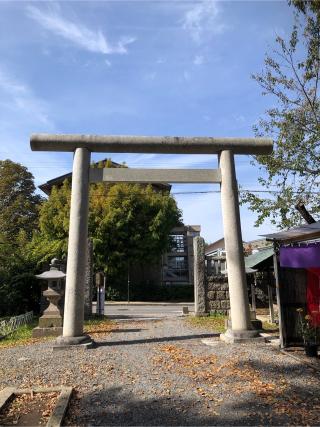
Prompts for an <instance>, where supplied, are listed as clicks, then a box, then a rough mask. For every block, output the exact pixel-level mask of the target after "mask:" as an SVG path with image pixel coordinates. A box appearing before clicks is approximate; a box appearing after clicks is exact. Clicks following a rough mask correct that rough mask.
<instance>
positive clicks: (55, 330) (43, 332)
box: [32, 326, 62, 338]
mask: <svg viewBox="0 0 320 427" xmlns="http://www.w3.org/2000/svg"><path fill="white" fill-rule="evenodd" d="M61 334H62V326H54V327H50V328H40V327H39V326H37V327H36V328H34V329H33V330H32V337H33V338H40V337H58V336H59V335H61Z"/></svg>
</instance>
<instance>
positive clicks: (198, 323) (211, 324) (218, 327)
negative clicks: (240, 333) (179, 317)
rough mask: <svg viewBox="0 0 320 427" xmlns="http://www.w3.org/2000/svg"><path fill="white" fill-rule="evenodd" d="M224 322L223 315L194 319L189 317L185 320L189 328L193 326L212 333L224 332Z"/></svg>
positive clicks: (224, 317)
mask: <svg viewBox="0 0 320 427" xmlns="http://www.w3.org/2000/svg"><path fill="white" fill-rule="evenodd" d="M225 320H226V316H223V315H215V316H208V317H195V316H190V317H187V318H186V322H187V323H188V324H189V325H190V326H194V327H196V328H203V329H209V330H212V331H213V332H224V331H225V330H226V328H225Z"/></svg>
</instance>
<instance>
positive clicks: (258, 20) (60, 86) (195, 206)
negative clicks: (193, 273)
mask: <svg viewBox="0 0 320 427" xmlns="http://www.w3.org/2000/svg"><path fill="white" fill-rule="evenodd" d="M292 21H293V16H292V10H291V9H290V8H289V6H288V5H287V2H286V1H246V2H243V1H214V0H205V1H193V0H188V1H182V0H181V1H180V0H176V1H174V0H170V1H165V0H159V1H152V0H148V1H139V0H131V1H123V0H114V1H99V2H95V1H88V2H86V1H78V2H71V1H64V2H53V1H50V2H44V1H39V2H26V1H10V2H4V1H0V158H1V159H5V158H10V159H12V160H14V161H18V162H21V163H22V164H24V165H26V166H27V167H28V168H29V169H30V170H31V172H32V173H33V174H34V176H35V180H36V184H37V185H39V184H41V183H43V182H45V181H47V180H48V179H51V178H54V177H56V176H58V175H61V174H64V173H66V172H69V171H70V169H71V165H72V155H71V154H69V153H67V154H64V153H36V152H31V150H30V148H29V137H30V134H31V133H35V132H47V133H92V134H133V135H185V136H191V135H196V136H202V135H203V136H253V131H252V126H253V125H254V124H255V123H256V122H257V120H258V118H259V117H260V116H261V115H262V114H263V112H264V111H265V109H266V108H268V107H269V106H270V105H272V103H273V102H274V101H273V100H272V99H271V98H269V99H268V98H267V97H262V96H261V91H260V88H259V87H258V85H257V84H256V83H255V82H254V81H253V80H252V79H251V77H250V76H251V74H252V73H255V72H259V71H261V70H262V68H263V59H264V55H265V52H266V51H267V50H269V51H270V50H271V49H272V47H274V40H275V37H276V35H281V36H283V37H285V36H288V35H289V34H290V29H291V25H292ZM102 157H105V155H99V154H95V155H94V156H93V158H94V159H99V158H102ZM110 157H112V159H113V160H115V161H118V162H122V161H126V162H127V164H128V165H129V166H132V167H171V168H175V167H179V168H183V167H193V168H201V167H204V168H208V167H209V168H210V167H215V166H216V164H217V161H216V157H215V156H204V155H198V156H196V155H184V156H182V155H179V156H173V155H141V154H137V155H134V154H131V155H123V154H110ZM236 166H237V174H238V181H239V184H241V185H242V187H243V188H246V189H247V188H248V189H259V185H258V182H257V178H258V176H259V170H258V169H256V168H253V167H252V166H251V165H250V159H249V157H247V156H238V157H237V159H236ZM213 190H219V187H218V186H217V185H207V186H199V185H197V186H196V185H184V186H182V185H175V186H173V189H172V192H173V193H179V192H185V191H213ZM175 197H176V200H177V202H178V205H179V207H180V208H181V209H182V210H183V216H184V220H185V223H187V224H200V225H201V226H202V234H203V236H204V237H205V238H206V240H207V241H214V240H216V239H219V238H220V237H221V236H222V235H223V230H222V217H221V209H220V200H219V198H220V196H219V194H218V193H207V194H185V195H181V194H180V195H179V194H176V195H175ZM241 215H242V232H243V238H244V240H251V239H255V238H257V236H258V235H259V234H263V233H265V232H270V231H272V230H273V229H272V228H271V227H270V225H269V224H268V223H266V224H264V225H263V226H261V227H260V228H259V229H257V228H254V226H253V225H254V221H255V219H256V216H255V214H254V213H252V212H250V211H249V210H248V209H247V208H246V207H242V208H241Z"/></svg>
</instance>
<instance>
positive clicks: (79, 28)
mask: <svg viewBox="0 0 320 427" xmlns="http://www.w3.org/2000/svg"><path fill="white" fill-rule="evenodd" d="M27 14H28V16H29V17H30V18H32V19H33V20H35V21H36V22H37V23H38V24H40V25H41V26H42V27H43V28H45V29H46V30H48V31H51V32H52V33H54V34H56V35H58V36H60V37H62V38H64V39H66V40H68V41H69V42H72V43H74V44H75V45H77V46H78V47H81V48H82V49H85V50H88V51H89V52H95V53H101V54H104V55H108V54H116V53H118V54H123V53H127V46H128V45H129V44H131V43H133V42H134V41H135V38H133V37H127V36H126V37H122V38H120V40H118V41H117V42H116V43H115V44H110V43H109V42H108V41H107V39H106V37H105V36H104V34H103V33H102V31H101V30H98V31H95V30H91V29H89V28H87V27H86V26H84V25H83V24H81V23H79V22H72V21H71V20H68V19H66V18H63V17H62V16H61V15H60V8H59V7H57V6H56V5H55V7H51V8H49V9H48V10H47V11H44V10H40V9H39V8H37V7H35V6H28V7H27Z"/></svg>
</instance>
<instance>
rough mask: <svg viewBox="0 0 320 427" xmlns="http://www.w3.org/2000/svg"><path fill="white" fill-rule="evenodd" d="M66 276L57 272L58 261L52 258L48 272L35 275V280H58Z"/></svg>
mask: <svg viewBox="0 0 320 427" xmlns="http://www.w3.org/2000/svg"><path fill="white" fill-rule="evenodd" d="M65 277H66V274H65V273H63V272H62V271H60V270H59V260H58V259H57V258H53V259H52V260H51V264H50V270H48V271H44V272H43V273H41V274H37V275H36V278H37V279H43V280H60V279H64V278H65Z"/></svg>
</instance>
